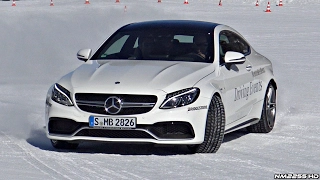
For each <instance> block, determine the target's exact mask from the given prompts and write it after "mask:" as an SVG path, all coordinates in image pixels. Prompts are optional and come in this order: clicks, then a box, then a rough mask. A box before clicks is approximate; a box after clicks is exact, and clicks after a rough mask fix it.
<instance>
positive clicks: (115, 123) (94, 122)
mask: <svg viewBox="0 0 320 180" xmlns="http://www.w3.org/2000/svg"><path fill="white" fill-rule="evenodd" d="M136 122H137V118H135V117H103V116H102V117H100V116H90V117H89V126H90V127H100V128H130V129H132V128H136Z"/></svg>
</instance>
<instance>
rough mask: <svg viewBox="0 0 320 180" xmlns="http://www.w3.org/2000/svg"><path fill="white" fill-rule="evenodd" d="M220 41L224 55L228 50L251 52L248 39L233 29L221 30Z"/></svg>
mask: <svg viewBox="0 0 320 180" xmlns="http://www.w3.org/2000/svg"><path fill="white" fill-rule="evenodd" d="M219 42H220V55H221V56H222V57H223V56H224V54H225V53H226V52H227V51H235V52H239V53H242V54H244V55H247V54H249V53H250V46H249V45H248V44H247V43H246V41H245V40H244V39H242V38H241V37H240V36H238V35H237V34H235V33H233V32H231V31H221V33H220V39H219Z"/></svg>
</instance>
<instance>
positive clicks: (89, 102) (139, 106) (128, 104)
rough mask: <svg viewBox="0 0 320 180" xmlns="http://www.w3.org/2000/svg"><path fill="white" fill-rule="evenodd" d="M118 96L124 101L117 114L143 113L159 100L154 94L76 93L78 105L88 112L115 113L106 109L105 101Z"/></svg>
mask: <svg viewBox="0 0 320 180" xmlns="http://www.w3.org/2000/svg"><path fill="white" fill-rule="evenodd" d="M112 96H113V97H117V98H119V99H121V101H122V103H123V107H122V109H121V110H120V111H119V112H118V113H116V115H132V114H143V113H147V112H149V111H151V109H152V108H153V107H154V105H155V104H156V102H157V96H154V95H127V94H91V93H77V94H75V99H76V104H77V106H78V107H79V108H80V109H81V110H83V111H86V112H89V113H96V114H102V115H114V114H110V113H109V112H107V111H106V110H105V106H104V104H105V101H106V100H107V99H108V98H109V97H112Z"/></svg>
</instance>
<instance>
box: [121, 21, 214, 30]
mask: <svg viewBox="0 0 320 180" xmlns="http://www.w3.org/2000/svg"><path fill="white" fill-rule="evenodd" d="M218 25H220V24H218V23H213V22H206V21H196V20H155V21H144V22H136V23H131V24H128V25H126V26H123V27H122V28H121V30H122V31H139V30H146V29H149V28H151V29H155V28H156V29H163V28H164V29H166V28H177V29H187V30H188V31H199V30H201V31H207V32H212V31H213V29H214V28H215V27H216V26H218Z"/></svg>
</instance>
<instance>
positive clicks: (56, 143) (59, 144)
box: [50, 139, 79, 149]
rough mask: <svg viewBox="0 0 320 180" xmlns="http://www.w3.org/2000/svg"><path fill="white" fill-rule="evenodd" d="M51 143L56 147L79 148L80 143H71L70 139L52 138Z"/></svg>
mask: <svg viewBox="0 0 320 180" xmlns="http://www.w3.org/2000/svg"><path fill="white" fill-rule="evenodd" d="M50 141H51V144H52V146H53V147H54V148H56V149H77V147H78V146H79V143H70V142H68V141H61V140H53V139H51V140H50Z"/></svg>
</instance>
